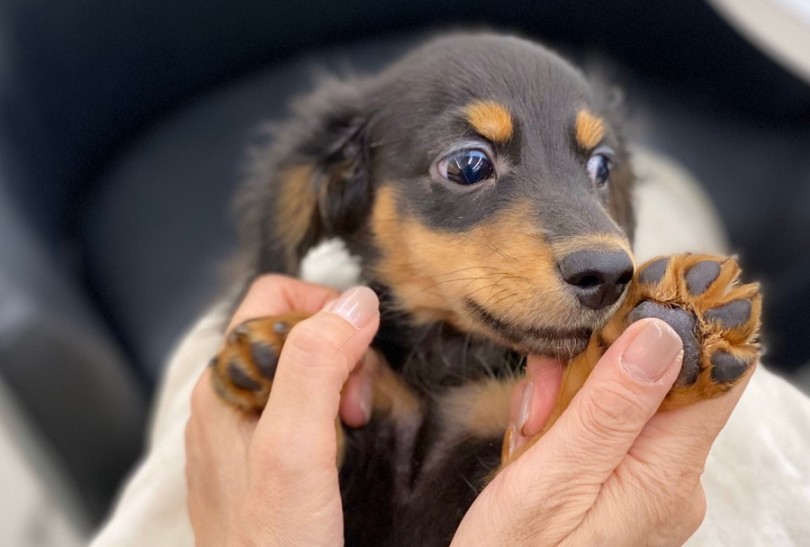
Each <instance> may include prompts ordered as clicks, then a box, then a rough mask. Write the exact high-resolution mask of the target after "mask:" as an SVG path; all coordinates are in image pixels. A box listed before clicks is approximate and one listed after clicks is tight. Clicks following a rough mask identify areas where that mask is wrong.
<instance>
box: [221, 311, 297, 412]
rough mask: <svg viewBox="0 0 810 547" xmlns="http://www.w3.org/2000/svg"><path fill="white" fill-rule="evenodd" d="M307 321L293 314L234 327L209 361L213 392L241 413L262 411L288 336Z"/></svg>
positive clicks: (256, 320) (264, 318) (247, 322)
mask: <svg viewBox="0 0 810 547" xmlns="http://www.w3.org/2000/svg"><path fill="white" fill-rule="evenodd" d="M306 317H307V315H305V314H301V313H295V312H293V313H288V314H285V315H276V316H270V317H261V318H259V319H251V320H250V321H246V322H244V323H242V324H240V325H238V326H236V327H234V329H233V330H232V331H231V332H230V333H228V335H227V336H226V338H225V345H224V346H223V348H222V349H221V350H220V351H219V353H218V354H217V355H216V357H214V358H213V359H211V368H212V369H213V372H214V373H213V375H212V379H213V382H214V389H216V392H217V393H218V394H219V395H220V396H221V397H222V398H223V399H225V400H226V401H228V402H229V403H231V404H232V405H234V406H238V407H239V408H242V409H244V410H248V411H250V410H261V409H263V408H264V406H265V405H266V404H267V398H268V397H269V396H270V388H271V387H272V385H273V377H274V376H275V374H276V366H277V365H278V357H279V355H280V354H281V348H282V347H283V345H284V341H285V340H286V339H287V334H288V333H289V332H290V329H291V328H292V327H293V326H294V325H295V324H296V323H298V322H299V321H302V320H304V319H305V318H306Z"/></svg>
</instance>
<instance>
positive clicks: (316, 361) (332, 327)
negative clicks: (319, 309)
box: [281, 317, 350, 366]
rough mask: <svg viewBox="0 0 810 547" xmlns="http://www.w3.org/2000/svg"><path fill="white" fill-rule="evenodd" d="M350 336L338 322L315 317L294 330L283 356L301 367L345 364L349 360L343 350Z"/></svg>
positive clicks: (289, 336)
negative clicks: (326, 321) (328, 321)
mask: <svg viewBox="0 0 810 547" xmlns="http://www.w3.org/2000/svg"><path fill="white" fill-rule="evenodd" d="M349 335H350V333H348V332H346V330H345V329H342V328H341V327H340V325H337V324H336V322H331V324H330V323H325V321H324V318H323V317H314V318H312V319H308V320H306V321H302V322H301V323H298V324H297V325H296V326H295V327H293V328H292V330H291V331H290V334H289V335H288V336H287V341H286V342H285V343H284V347H283V348H282V350H281V355H282V358H286V360H287V361H293V362H295V363H296V364H298V365H301V366H311V365H315V366H317V365H322V364H330V365H334V364H336V363H343V362H345V361H347V360H348V359H347V356H346V355H345V352H344V351H343V348H344V345H345V342H346V340H347V339H348V337H349Z"/></svg>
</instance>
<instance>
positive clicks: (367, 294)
mask: <svg viewBox="0 0 810 547" xmlns="http://www.w3.org/2000/svg"><path fill="white" fill-rule="evenodd" d="M379 306H380V302H379V300H378V299H377V295H376V294H374V291H372V290H371V289H369V288H368V287H353V288H351V289H349V290H347V291H346V292H344V293H343V294H342V295H341V296H340V298H338V299H337V300H335V301H334V302H330V303H329V304H327V305H326V306H325V307H324V310H325V311H328V312H331V313H334V314H335V315H339V316H340V317H342V318H343V319H345V320H346V321H348V322H349V323H351V324H352V325H354V327H355V328H357V329H359V328H362V327H364V326H366V325H367V324H368V322H369V321H371V319H372V318H374V316H375V315H377V313H379Z"/></svg>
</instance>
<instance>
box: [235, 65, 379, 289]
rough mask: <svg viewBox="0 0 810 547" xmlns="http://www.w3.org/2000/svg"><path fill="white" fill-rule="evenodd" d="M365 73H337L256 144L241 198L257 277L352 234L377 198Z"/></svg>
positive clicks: (289, 268)
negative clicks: (266, 141)
mask: <svg viewBox="0 0 810 547" xmlns="http://www.w3.org/2000/svg"><path fill="white" fill-rule="evenodd" d="M366 86H367V84H366V82H364V81H357V80H355V81H342V82H339V81H330V82H326V83H325V84H323V85H322V86H320V87H319V89H318V91H316V92H315V93H313V94H312V95H310V96H308V97H306V98H304V99H303V100H301V101H300V102H298V103H296V104H295V105H294V116H293V118H292V119H291V121H289V122H287V123H284V124H282V125H279V126H277V127H275V128H273V129H272V135H271V136H270V138H271V144H270V146H269V147H268V148H266V149H264V150H258V151H257V152H256V158H255V162H254V171H253V174H252V176H251V178H250V179H249V180H248V184H247V185H246V186H245V188H244V189H243V191H242V193H241V194H240V196H239V199H238V202H237V205H238V210H239V215H240V222H241V227H242V233H241V236H242V239H243V248H245V249H247V250H248V252H249V253H250V256H248V257H247V258H248V261H249V267H250V269H251V270H252V272H251V277H253V276H255V275H258V274H260V273H264V272H269V271H275V272H283V273H287V274H291V275H295V274H297V273H298V269H299V266H300V262H301V259H302V258H303V256H304V255H305V254H306V253H307V251H309V250H310V249H311V248H312V247H313V246H315V245H316V244H318V243H319V242H320V241H322V240H324V239H328V238H332V237H341V238H344V239H349V238H351V236H352V235H353V234H354V233H355V232H356V231H357V230H358V228H360V226H362V224H363V223H364V221H365V219H366V218H367V217H368V213H369V208H370V206H371V192H372V188H371V183H370V173H369V143H368V122H369V119H368V111H367V110H364V109H366V108H368V106H367V104H366V103H365V101H364V100H363V97H364V89H365V87H366Z"/></svg>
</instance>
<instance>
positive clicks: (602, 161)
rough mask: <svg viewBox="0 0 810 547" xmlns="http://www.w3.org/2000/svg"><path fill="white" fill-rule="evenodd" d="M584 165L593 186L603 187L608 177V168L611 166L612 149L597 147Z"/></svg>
mask: <svg viewBox="0 0 810 547" xmlns="http://www.w3.org/2000/svg"><path fill="white" fill-rule="evenodd" d="M586 167H587V169H588V175H589V176H590V177H591V180H592V181H593V184H594V186H596V187H597V188H604V187H605V186H606V185H607V183H608V179H610V170H611V169H612V168H613V150H611V149H609V148H597V149H596V151H595V152H594V153H593V155H592V156H591V157H590V159H589V160H588V164H587V166H586Z"/></svg>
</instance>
